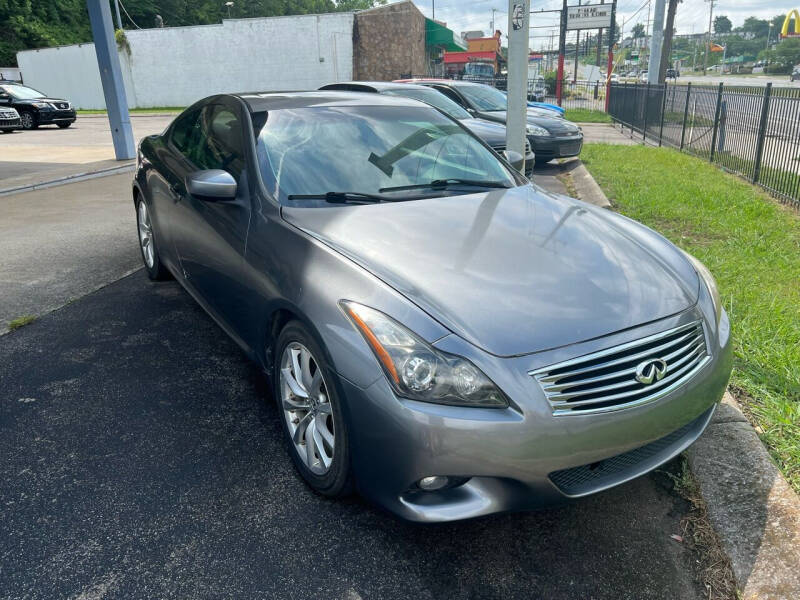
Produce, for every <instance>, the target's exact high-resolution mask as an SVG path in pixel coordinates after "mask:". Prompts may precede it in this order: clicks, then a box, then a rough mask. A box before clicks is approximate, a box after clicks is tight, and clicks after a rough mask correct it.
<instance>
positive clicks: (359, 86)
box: [319, 81, 536, 177]
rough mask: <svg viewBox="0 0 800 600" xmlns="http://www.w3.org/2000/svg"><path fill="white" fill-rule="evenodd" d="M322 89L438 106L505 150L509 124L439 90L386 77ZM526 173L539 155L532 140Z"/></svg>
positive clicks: (529, 171) (498, 150)
mask: <svg viewBox="0 0 800 600" xmlns="http://www.w3.org/2000/svg"><path fill="white" fill-rule="evenodd" d="M319 89H320V90H338V91H343V92H363V93H372V94H386V95H387V96H402V97H404V98H412V99H414V100H420V101H422V102H425V103H426V104H430V105H431V106H433V107H435V108H438V109H439V110H441V111H442V112H443V113H445V114H446V115H448V116H450V117H452V118H454V119H456V120H457V121H459V122H460V123H461V124H462V125H464V127H466V128H467V129H469V130H470V131H471V132H472V133H474V134H475V135H477V136H478V137H479V138H481V139H482V140H483V141H484V142H486V143H487V144H488V145H489V146H491V147H492V149H493V150H494V151H495V152H498V153H502V152H504V151H505V149H506V127H505V125H502V124H500V123H495V122H493V121H486V120H484V119H476V118H475V117H473V116H472V115H471V114H469V113H468V112H467V111H466V110H464V109H463V108H462V107H461V106H459V105H458V104H456V103H455V102H453V101H452V100H450V99H449V98H447V97H446V96H444V95H443V94H440V93H439V92H437V91H436V90H432V89H431V88H429V87H425V86H423V85H415V84H413V83H391V82H385V81H350V82H342V83H331V84H328V85H323V86H322V87H321V88H319ZM526 146H527V147H526V149H525V150H526V152H525V175H527V176H528V177H530V176H531V175H532V173H533V165H534V163H535V161H536V157H535V156H534V154H533V151H532V150H531V145H530V142H527V140H526Z"/></svg>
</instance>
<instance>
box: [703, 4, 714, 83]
mask: <svg viewBox="0 0 800 600" xmlns="http://www.w3.org/2000/svg"><path fill="white" fill-rule="evenodd" d="M705 1H706V2H708V3H709V4H710V5H711V8H710V9H709V11H708V39H707V40H706V54H705V57H704V58H703V76H704V77H705V74H706V71H707V70H708V50H709V48H710V47H711V21H712V18H713V16H714V1H715V0H705Z"/></svg>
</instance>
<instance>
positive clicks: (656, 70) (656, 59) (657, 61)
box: [647, 0, 665, 83]
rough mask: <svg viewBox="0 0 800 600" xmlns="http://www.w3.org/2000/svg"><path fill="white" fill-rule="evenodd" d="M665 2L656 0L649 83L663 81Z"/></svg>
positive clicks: (649, 63) (648, 72) (648, 68)
mask: <svg viewBox="0 0 800 600" xmlns="http://www.w3.org/2000/svg"><path fill="white" fill-rule="evenodd" d="M664 4H665V0H656V7H655V14H654V15H653V44H652V45H651V47H650V57H649V59H648V63H647V83H661V81H660V80H659V78H658V77H659V74H660V73H661V52H662V50H663V48H664Z"/></svg>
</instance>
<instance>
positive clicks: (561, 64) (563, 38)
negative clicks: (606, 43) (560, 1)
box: [556, 0, 616, 106]
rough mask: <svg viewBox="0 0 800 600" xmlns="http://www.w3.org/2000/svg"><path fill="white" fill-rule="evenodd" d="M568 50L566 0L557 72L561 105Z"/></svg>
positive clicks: (559, 103)
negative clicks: (565, 57) (565, 55)
mask: <svg viewBox="0 0 800 600" xmlns="http://www.w3.org/2000/svg"><path fill="white" fill-rule="evenodd" d="M615 1H616V0H615ZM566 51H567V0H564V7H563V8H562V9H561V27H560V28H559V35H558V71H557V73H556V101H557V103H558V105H559V106H561V97H562V95H563V92H564V90H563V87H564V86H563V80H564V54H565V53H566Z"/></svg>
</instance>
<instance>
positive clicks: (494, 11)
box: [491, 8, 497, 35]
mask: <svg viewBox="0 0 800 600" xmlns="http://www.w3.org/2000/svg"><path fill="white" fill-rule="evenodd" d="M496 12H497V9H496V8H493V9H492V32H491V35H494V31H495V29H494V13H496Z"/></svg>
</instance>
